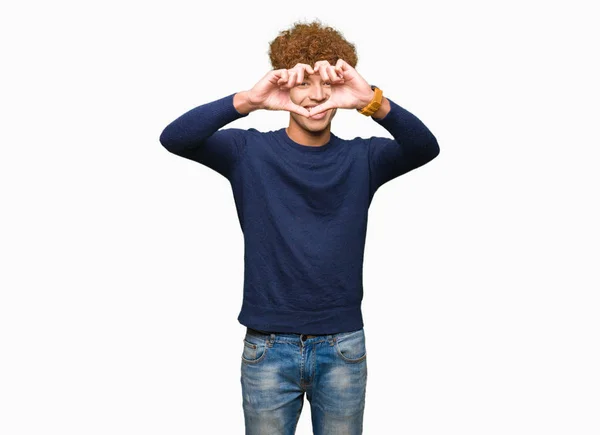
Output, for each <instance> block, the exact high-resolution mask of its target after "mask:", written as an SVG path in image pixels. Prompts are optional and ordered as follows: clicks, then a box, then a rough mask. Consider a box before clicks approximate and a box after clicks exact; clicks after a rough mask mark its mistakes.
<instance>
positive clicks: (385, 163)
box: [369, 98, 440, 194]
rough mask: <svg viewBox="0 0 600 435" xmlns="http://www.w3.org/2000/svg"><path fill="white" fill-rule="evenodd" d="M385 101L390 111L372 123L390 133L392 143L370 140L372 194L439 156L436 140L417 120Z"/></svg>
mask: <svg viewBox="0 0 600 435" xmlns="http://www.w3.org/2000/svg"><path fill="white" fill-rule="evenodd" d="M386 100H387V102H388V103H389V110H388V111H387V113H386V114H385V116H383V117H382V118H377V117H376V115H378V112H379V111H378V112H376V113H375V114H374V115H373V121H375V122H377V123H378V124H380V125H381V126H382V127H384V128H385V129H386V130H387V131H389V132H390V133H391V135H392V136H393V139H389V138H384V137H372V138H370V139H369V165H370V170H371V171H370V173H371V194H374V193H375V191H376V190H377V189H378V188H379V187H380V186H381V185H383V184H384V183H386V182H388V181H390V180H392V179H394V178H396V177H398V176H400V175H402V174H405V173H407V172H408V171H411V170H413V169H416V168H418V167H419V166H423V165H424V164H425V163H427V162H429V161H431V160H433V159H434V158H435V157H436V156H437V155H438V154H439V152H440V147H439V145H438V143H437V139H436V138H435V136H434V135H433V133H431V131H430V130H429V129H428V128H427V127H426V126H425V124H423V122H422V121H421V120H420V119H419V118H417V117H416V116H415V115H413V114H412V113H410V112H409V111H408V110H406V109H404V108H402V107H400V106H399V105H398V104H396V103H395V102H394V101H393V100H391V99H389V98H386ZM380 110H381V108H380Z"/></svg>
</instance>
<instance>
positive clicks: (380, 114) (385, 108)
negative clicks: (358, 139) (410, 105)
mask: <svg viewBox="0 0 600 435" xmlns="http://www.w3.org/2000/svg"><path fill="white" fill-rule="evenodd" d="M390 110H391V106H390V102H389V101H388V99H387V98H385V97H383V99H382V100H381V107H380V108H379V109H378V110H377V112H375V113H373V115H371V116H372V117H373V118H375V119H382V118H385V117H386V115H387V114H388V113H390Z"/></svg>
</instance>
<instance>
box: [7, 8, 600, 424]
mask: <svg viewBox="0 0 600 435" xmlns="http://www.w3.org/2000/svg"><path fill="white" fill-rule="evenodd" d="M591 5H592V2H591V1H590V2H583V1H575V2H569V3H568V4H567V2H553V1H550V2H541V1H539V2H534V1H509V2H506V1H505V2H482V1H472V2H466V1H453V2H442V1H437V2H434V1H419V2H387V3H382V2H377V3H374V2H366V3H365V2H363V3H358V2H356V3H348V2H329V1H324V2H241V1H240V2H226V1H222V2H204V4H203V3H201V2H199V1H193V2H192V1H187V2H183V1H170V2H166V1H164V2H141V1H137V2H134V1H119V2H116V1H105V2H74V1H73V2H66V1H57V2H22V3H19V6H18V8H17V7H15V6H12V7H11V6H2V11H1V13H0V16H1V18H0V20H1V22H0V24H1V26H0V32H1V36H2V53H3V54H2V58H3V59H2V63H3V65H4V66H3V67H2V72H1V73H0V74H2V80H1V85H0V86H2V94H1V97H0V99H1V105H2V106H1V110H2V113H1V116H2V117H1V119H2V122H1V132H2V135H1V138H2V145H1V150H2V151H1V153H2V154H1V158H0V177H1V179H0V181H1V198H2V205H3V207H2V209H3V211H2V214H1V228H2V229H1V231H2V233H1V234H0V236H1V239H0V246H1V247H0V249H1V251H0V255H1V257H2V258H1V260H2V263H1V264H2V270H1V274H0V280H1V281H0V286H1V299H0V433H2V434H3V435H16V434H36V435H41V434H50V433H57V434H62V435H67V434H77V435H80V434H86V435H92V434H94V435H95V434H111V435H117V434H119V435H120V434H127V435H130V434H144V435H151V434H152V435H153V434H178V435H184V434H242V433H243V431H244V429H243V427H244V423H243V411H242V396H241V384H240V379H239V377H240V356H241V352H242V349H243V347H242V338H243V335H244V332H245V328H244V327H243V326H242V325H240V324H239V323H238V322H237V315H238V314H239V310H240V308H241V301H242V284H243V239H242V232H241V229H240V226H239V223H238V221H237V215H236V213H235V206H234V202H233V195H232V192H231V188H230V186H229V183H228V181H227V180H226V179H225V178H224V177H221V176H220V175H219V174H217V173H216V172H214V171H212V170H210V169H208V168H206V167H204V166H202V165H199V164H197V163H195V162H192V161H189V160H186V159H183V158H180V157H178V156H175V155H173V154H170V153H169V152H167V151H166V150H165V149H164V148H163V147H162V145H161V144H160V143H159V141H158V138H159V135H160V133H161V132H162V129H163V128H164V127H165V126H166V125H167V124H168V123H170V122H171V121H172V120H173V119H175V118H176V117H178V116H179V115H181V114H183V113H184V112H186V111H187V110H189V109H191V108H193V107H196V106H198V105H200V104H203V103H206V102H209V101H212V100H215V99H218V98H221V97H223V96H226V95H229V94H231V93H234V92H239V91H242V90H247V89H250V88H251V87H252V86H253V85H254V84H255V83H256V82H257V81H258V80H259V79H260V78H261V77H262V76H263V75H264V74H265V73H266V72H267V71H268V70H269V69H270V68H271V66H270V64H269V60H268V55H267V51H268V43H269V42H270V41H271V40H273V39H274V38H275V37H276V36H277V34H278V32H279V31H280V30H283V29H287V28H289V27H291V26H292V25H293V23H294V22H295V21H297V20H312V19H314V18H319V19H320V20H321V21H322V22H324V23H325V24H328V25H331V26H333V27H335V28H337V29H339V30H340V31H341V32H342V33H343V35H344V36H345V37H346V38H347V39H348V40H349V41H350V42H353V43H354V44H355V45H356V49H357V50H358V55H359V62H358V64H357V67H356V68H357V71H358V72H359V73H360V74H361V75H362V76H363V77H364V78H365V79H366V80H367V81H369V82H370V83H374V84H377V85H378V86H379V87H381V88H382V89H383V90H384V92H385V94H386V95H388V96H389V97H390V98H392V99H393V100H394V101H395V102H397V103H398V104H400V105H401V106H403V107H405V108H406V109H408V110H409V111H411V112H412V113H414V114H415V115H417V116H418V117H419V118H420V119H421V120H422V121H423V122H424V123H425V124H426V125H427V126H428V127H429V128H430V129H431V131H432V132H433V133H434V134H435V136H436V137H437V139H438V141H439V144H440V147H441V153H440V155H439V157H438V158H437V159H435V160H434V161H432V162H431V163H429V164H427V165H426V166H424V167H423V168H420V169H418V170H415V171H413V172H411V173H409V174H406V175H405V176H402V177H400V178H397V179H395V180H393V181H391V182H389V183H388V184H386V185H385V186H383V187H382V188H381V189H380V190H379V191H378V192H377V194H376V196H375V199H374V200H373V203H372V206H371V209H370V214H369V229H368V235H367V246H366V253H365V265H364V288H365V296H364V300H363V314H364V320H365V333H366V339H367V346H368V352H369V359H368V368H369V378H368V387H367V401H366V409H365V422H364V433H365V434H367V435H371V434H407V435H425V434H435V435H439V434H461V435H467V434H473V435H475V434H476V435H481V434H486V435H492V434H502V435H505V434H511V435H516V434H523V435H525V434H526V435H530V434H544V435H548V434H569V435H570V434H578V435H587V434H590V435H591V434H594V435H597V434H598V433H600V414H599V409H600V393H599V392H600V370H599V369H598V368H599V367H600V346H599V345H600V337H599V335H600V320H599V316H598V313H599V309H600V304H599V297H598V291H599V290H600V282H599V278H598V259H599V252H598V244H599V241H600V240H599V234H598V229H597V223H598V221H599V220H600V216H599V213H598V211H597V206H598V185H600V183H599V181H600V180H599V176H598V173H597V172H598V169H597V166H598V159H597V156H598V147H599V145H600V141H599V135H598V130H597V126H598V120H599V109H598V100H599V98H598V97H599V96H600V95H599V87H598V77H600V71H599V68H598V66H597V64H596V61H597V59H598V45H597V43H595V42H594V41H598V39H599V36H600V35H598V33H599V32H598V25H597V16H594V15H593V14H592V9H591ZM288 117H289V114H287V113H286V112H267V111H261V112H253V113H252V114H250V115H249V116H248V117H246V118H244V119H241V120H237V121H235V122H234V123H232V124H230V127H238V128H249V127H255V128H257V129H259V130H261V131H268V130H272V129H277V128H281V127H284V126H287V122H288ZM332 131H333V132H334V133H335V134H337V135H338V136H340V137H342V138H346V139H349V138H353V137H355V136H362V137H369V136H374V135H376V136H384V137H391V136H390V135H389V134H388V132H387V131H386V130H384V129H383V128H382V127H381V126H379V125H377V124H376V123H374V122H373V121H372V120H370V119H368V118H365V117H363V116H361V115H359V114H357V113H356V112H355V111H347V110H340V111H338V114H337V116H336V118H335V119H334V121H333V128H332ZM304 406H305V407H304V411H303V413H302V416H301V418H300V422H299V426H298V431H297V433H298V434H309V433H311V429H310V407H309V404H308V402H307V401H305V404H304Z"/></svg>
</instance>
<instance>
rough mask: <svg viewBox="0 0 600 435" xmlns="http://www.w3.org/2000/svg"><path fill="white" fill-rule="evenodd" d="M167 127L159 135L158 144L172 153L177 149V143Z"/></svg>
mask: <svg viewBox="0 0 600 435" xmlns="http://www.w3.org/2000/svg"><path fill="white" fill-rule="evenodd" d="M169 127H170V126H167V127H166V128H165V129H164V130H163V131H162V133H161V134H160V137H159V139H158V140H159V141H160V144H161V145H162V146H163V147H165V148H166V149H167V151H170V152H174V150H175V148H176V147H177V141H176V140H175V136H174V135H173V133H172V130H171V129H170V128H169Z"/></svg>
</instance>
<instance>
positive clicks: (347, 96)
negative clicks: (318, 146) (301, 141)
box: [310, 59, 375, 116]
mask: <svg viewBox="0 0 600 435" xmlns="http://www.w3.org/2000/svg"><path fill="white" fill-rule="evenodd" d="M314 71H315V73H317V72H318V73H319V74H321V77H322V78H323V80H325V81H329V82H330V83H331V96H330V97H329V99H328V100H327V101H325V102H324V103H323V104H319V105H318V106H316V107H313V108H312V109H311V111H310V116H314V115H318V114H319V113H322V112H325V111H326V110H329V109H336V108H340V109H356V108H363V107H365V106H367V105H368V104H369V103H370V102H371V100H372V99H373V96H374V95H375V92H373V90H372V89H371V85H370V84H369V83H367V81H366V80H365V79H364V78H362V76H361V75H360V74H359V73H358V72H356V70H355V69H354V68H353V67H352V66H351V65H350V64H348V63H347V62H346V61H345V60H343V59H338V61H337V62H336V64H335V66H332V65H330V64H329V62H328V61H326V60H320V61H318V62H317V63H315V68H314Z"/></svg>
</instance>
